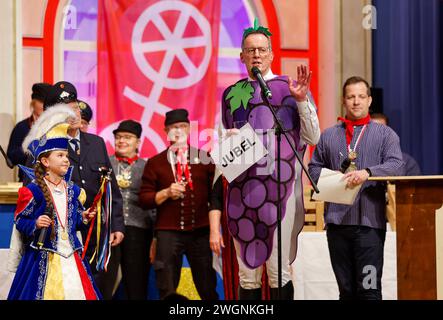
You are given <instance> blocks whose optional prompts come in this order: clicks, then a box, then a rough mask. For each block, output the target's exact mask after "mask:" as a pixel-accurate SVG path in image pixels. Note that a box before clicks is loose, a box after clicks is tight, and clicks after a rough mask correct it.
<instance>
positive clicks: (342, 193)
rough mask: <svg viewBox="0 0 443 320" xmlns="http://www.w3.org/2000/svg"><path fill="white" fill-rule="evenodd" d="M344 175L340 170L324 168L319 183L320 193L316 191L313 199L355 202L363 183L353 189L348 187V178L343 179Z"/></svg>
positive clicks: (341, 202)
mask: <svg viewBox="0 0 443 320" xmlns="http://www.w3.org/2000/svg"><path fill="white" fill-rule="evenodd" d="M343 176H344V174H343V173H341V172H339V171H333V170H330V169H326V168H323V169H322V170H321V173H320V178H319V179H318V183H317V187H318V190H319V191H320V193H315V192H314V195H313V196H312V199H314V200H321V201H326V202H333V203H340V204H348V205H351V204H353V203H354V201H355V198H356V197H357V194H358V191H359V190H360V188H361V184H360V185H358V186H356V187H354V188H352V189H349V188H346V180H343Z"/></svg>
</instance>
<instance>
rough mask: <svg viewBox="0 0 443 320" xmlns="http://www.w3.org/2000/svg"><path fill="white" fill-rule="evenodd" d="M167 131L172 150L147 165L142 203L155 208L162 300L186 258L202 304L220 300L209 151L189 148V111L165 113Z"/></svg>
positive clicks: (156, 257) (175, 282)
mask: <svg viewBox="0 0 443 320" xmlns="http://www.w3.org/2000/svg"><path fill="white" fill-rule="evenodd" d="M165 132H166V134H167V135H168V140H169V141H170V143H171V145H170V146H169V147H168V148H167V149H166V150H164V151H163V152H161V153H160V154H158V155H156V156H155V157H153V158H151V159H149V160H148V162H147V164H146V166H145V170H144V172H143V178H142V186H141V189H140V204H141V205H142V206H144V207H145V208H157V221H156V224H155V238H156V240H155V241H154V242H153V245H152V248H151V249H152V250H151V260H152V259H154V261H153V266H154V269H155V272H156V277H157V287H158V289H159V293H160V299H164V298H165V297H167V296H168V295H170V294H174V293H175V291H176V289H177V286H178V283H179V280H180V271H181V266H182V260H183V255H184V254H186V257H187V258H188V261H189V265H190V267H191V272H192V278H193V280H194V283H195V286H196V288H197V291H198V294H199V295H200V297H201V298H202V299H203V300H216V299H218V295H217V292H216V281H217V280H216V273H215V270H214V269H213V268H212V254H211V249H210V248H209V219H208V212H209V209H210V208H209V205H208V202H209V201H210V198H211V189H212V180H213V176H214V165H213V164H212V163H209V164H205V163H208V162H207V161H206V160H207V159H209V156H208V155H207V153H206V152H204V151H201V150H198V149H195V148H192V147H190V146H189V145H188V137H189V133H190V124H189V119H188V112H187V111H186V110H185V109H176V110H172V111H169V112H167V113H166V119H165Z"/></svg>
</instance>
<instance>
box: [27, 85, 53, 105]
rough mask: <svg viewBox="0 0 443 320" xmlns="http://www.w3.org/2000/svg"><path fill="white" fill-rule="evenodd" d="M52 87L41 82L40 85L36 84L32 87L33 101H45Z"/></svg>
mask: <svg viewBox="0 0 443 320" xmlns="http://www.w3.org/2000/svg"><path fill="white" fill-rule="evenodd" d="M51 87H52V86H51V85H50V84H49V83H45V82H40V83H34V84H33V85H32V94H31V99H37V100H40V101H41V102H44V101H45V98H46V94H47V93H48V91H49V90H50V89H51Z"/></svg>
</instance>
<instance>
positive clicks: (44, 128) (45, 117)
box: [22, 104, 76, 153]
mask: <svg viewBox="0 0 443 320" xmlns="http://www.w3.org/2000/svg"><path fill="white" fill-rule="evenodd" d="M69 117H74V118H75V117H76V114H75V112H74V111H73V110H72V109H71V108H70V107H68V106H67V105H66V104H56V105H54V106H52V107H50V108H48V109H46V110H45V111H44V112H43V113H42V114H41V115H40V117H39V118H38V119H37V121H36V122H35V123H34V124H33V125H32V127H31V130H30V131H29V134H28V135H27V136H26V138H25V140H24V141H23V143H22V149H23V151H24V152H25V153H29V150H28V146H29V144H30V143H31V142H32V141H34V140H36V139H40V138H41V137H42V136H43V135H44V134H46V133H47V132H48V131H49V130H51V129H52V128H53V127H54V126H56V125H58V124H60V123H63V122H66V120H67V119H68V118H69Z"/></svg>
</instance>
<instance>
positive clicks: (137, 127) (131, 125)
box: [112, 120, 142, 138]
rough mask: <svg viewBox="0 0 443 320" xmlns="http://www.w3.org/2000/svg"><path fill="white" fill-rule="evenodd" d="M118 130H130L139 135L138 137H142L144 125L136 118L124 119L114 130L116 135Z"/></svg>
mask: <svg viewBox="0 0 443 320" xmlns="http://www.w3.org/2000/svg"><path fill="white" fill-rule="evenodd" d="M117 132H130V133H133V134H135V135H136V136H137V138H140V137H141V135H142V126H141V124H140V123H138V122H137V121H134V120H124V121H122V122H120V124H119V125H118V128H117V129H115V130H114V131H112V133H113V134H114V135H115V134H116V133H117Z"/></svg>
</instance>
